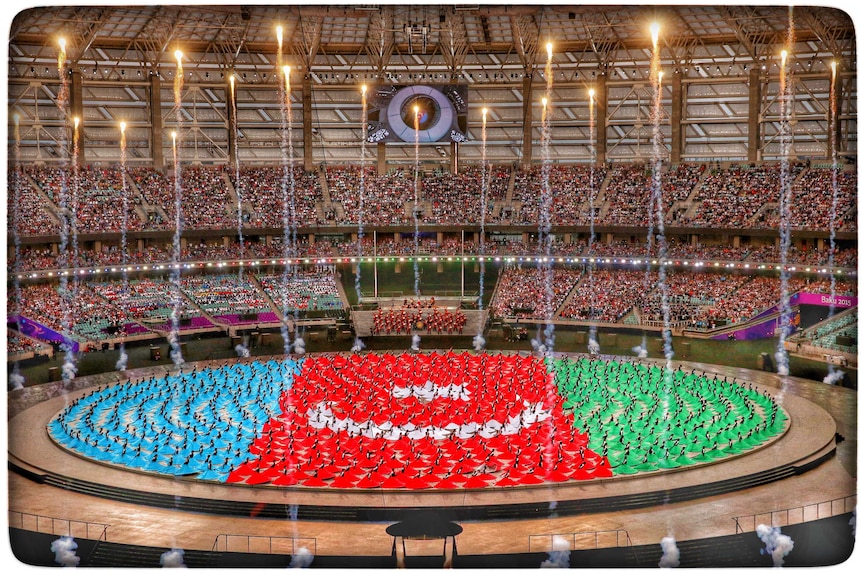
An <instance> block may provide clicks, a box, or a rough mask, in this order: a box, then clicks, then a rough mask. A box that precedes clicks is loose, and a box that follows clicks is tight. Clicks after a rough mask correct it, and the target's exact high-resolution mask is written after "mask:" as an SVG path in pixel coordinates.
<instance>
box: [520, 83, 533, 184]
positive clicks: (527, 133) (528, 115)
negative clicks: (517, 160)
mask: <svg viewBox="0 0 862 575" xmlns="http://www.w3.org/2000/svg"><path fill="white" fill-rule="evenodd" d="M521 93H522V94H523V96H524V102H523V112H522V113H523V120H524V121H523V122H522V124H521V131H522V133H523V140H522V143H521V167H523V168H527V167H529V166H530V164H532V163H533V75H532V74H530V73H529V72H528V73H526V74H524V81H523V82H521Z"/></svg>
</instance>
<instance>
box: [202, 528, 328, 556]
mask: <svg viewBox="0 0 862 575" xmlns="http://www.w3.org/2000/svg"><path fill="white" fill-rule="evenodd" d="M303 547H305V548H306V549H308V550H309V551H310V552H311V553H312V554H313V555H317V539H316V538H315V537H275V536H267V535H238V534H228V533H221V534H219V535H218V536H217V537H216V538H215V541H214V542H213V547H212V550H213V551H220V552H224V553H260V554H265V555H293V554H295V553H296V552H297V551H299V550H300V549H301V548H303Z"/></svg>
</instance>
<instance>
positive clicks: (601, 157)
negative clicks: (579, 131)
mask: <svg viewBox="0 0 862 575" xmlns="http://www.w3.org/2000/svg"><path fill="white" fill-rule="evenodd" d="M607 121H608V82H607V76H606V75H605V74H602V75H600V76H599V77H598V78H596V164H598V165H600V166H601V165H602V164H604V163H605V162H606V161H607V157H606V156H607V150H608V127H607Z"/></svg>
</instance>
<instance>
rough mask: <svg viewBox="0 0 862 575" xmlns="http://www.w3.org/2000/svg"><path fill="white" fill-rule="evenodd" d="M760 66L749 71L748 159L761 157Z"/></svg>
mask: <svg viewBox="0 0 862 575" xmlns="http://www.w3.org/2000/svg"><path fill="white" fill-rule="evenodd" d="M762 90H763V88H762V86H761V85H760V68H758V67H757V66H756V65H753V66H752V67H751V70H750V71H749V72H748V161H749V162H756V161H758V160H759V159H760V105H761V102H760V98H761V92H762Z"/></svg>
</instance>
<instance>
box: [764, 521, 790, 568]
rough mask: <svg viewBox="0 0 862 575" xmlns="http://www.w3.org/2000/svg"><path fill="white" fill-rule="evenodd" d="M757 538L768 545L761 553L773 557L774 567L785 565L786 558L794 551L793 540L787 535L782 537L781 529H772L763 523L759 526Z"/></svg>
mask: <svg viewBox="0 0 862 575" xmlns="http://www.w3.org/2000/svg"><path fill="white" fill-rule="evenodd" d="M757 536H758V537H760V540H761V541H763V544H764V545H766V549H761V550H760V553H761V554H768V555H771V556H772V566H773V567H781V566H782V565H784V558H785V557H786V556H787V554H788V553H790V552H791V551H793V540H792V539H791V538H790V537H789V536H787V535H782V534H781V528H780V527H770V526H769V525H763V524H762V523H761V524H760V525H758V526H757Z"/></svg>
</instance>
